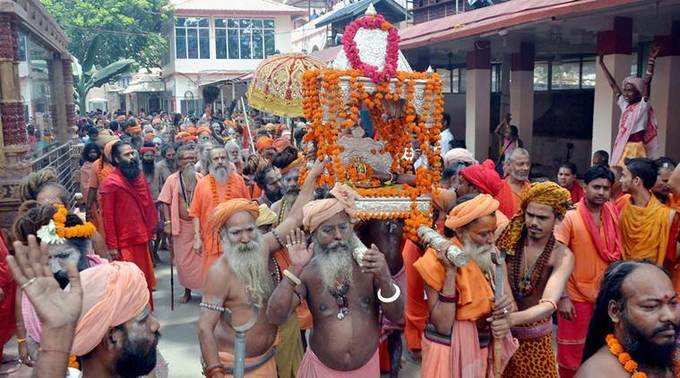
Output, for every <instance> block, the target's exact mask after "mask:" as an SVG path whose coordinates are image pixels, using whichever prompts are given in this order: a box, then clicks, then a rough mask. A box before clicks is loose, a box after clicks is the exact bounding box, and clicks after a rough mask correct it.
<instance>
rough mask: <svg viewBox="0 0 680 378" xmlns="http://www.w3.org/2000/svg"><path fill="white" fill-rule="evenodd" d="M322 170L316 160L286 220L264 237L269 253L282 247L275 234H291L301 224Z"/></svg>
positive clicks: (322, 166)
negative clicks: (303, 210)
mask: <svg viewBox="0 0 680 378" xmlns="http://www.w3.org/2000/svg"><path fill="white" fill-rule="evenodd" d="M323 168H324V164H323V162H321V161H318V160H317V161H316V162H315V163H314V166H313V167H312V169H310V170H309V173H308V174H307V177H306V178H305V182H304V183H303V184H302V187H301V188H300V194H298V197H297V199H296V200H295V202H294V203H293V206H292V207H291V208H290V211H289V212H288V216H286V219H284V220H283V222H281V223H279V225H278V226H276V228H275V229H274V230H273V231H272V232H269V233H267V234H265V235H264V241H265V242H266V243H267V244H266V245H268V246H269V251H270V252H273V251H276V250H278V249H279V248H281V247H283V246H282V245H280V244H279V242H278V241H277V237H276V236H275V234H276V235H278V236H279V237H284V235H288V234H290V233H291V232H293V230H295V229H296V228H298V227H300V225H301V224H302V208H303V207H304V206H305V205H306V204H307V203H309V202H310V201H312V200H313V199H314V189H315V187H316V179H317V178H318V177H319V175H320V174H321V172H322V171H323Z"/></svg>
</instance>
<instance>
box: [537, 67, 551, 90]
mask: <svg viewBox="0 0 680 378" xmlns="http://www.w3.org/2000/svg"><path fill="white" fill-rule="evenodd" d="M534 90H535V91H547V90H548V63H538V62H537V63H536V64H535V65H534Z"/></svg>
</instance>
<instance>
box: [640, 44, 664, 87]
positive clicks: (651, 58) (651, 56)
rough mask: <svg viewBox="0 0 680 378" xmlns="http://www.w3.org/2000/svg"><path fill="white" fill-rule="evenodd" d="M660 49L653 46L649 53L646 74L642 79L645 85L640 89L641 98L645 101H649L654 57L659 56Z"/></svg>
mask: <svg viewBox="0 0 680 378" xmlns="http://www.w3.org/2000/svg"><path fill="white" fill-rule="evenodd" d="M660 52H661V48H660V47H659V46H658V45H653V46H652V49H651V50H650V51H649V60H648V61H647V72H646V73H645V75H644V76H643V77H642V78H643V81H644V83H645V85H644V87H643V88H642V93H641V95H642V97H643V98H644V99H645V100H649V93H650V87H651V84H652V78H653V77H654V64H655V63H656V57H657V56H659V53H660Z"/></svg>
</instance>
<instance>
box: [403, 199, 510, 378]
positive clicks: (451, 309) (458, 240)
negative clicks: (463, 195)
mask: <svg viewBox="0 0 680 378" xmlns="http://www.w3.org/2000/svg"><path fill="white" fill-rule="evenodd" d="M498 206H499V203H498V201H497V200H496V199H494V198H492V197H491V196H490V195H488V194H479V195H477V196H476V197H474V198H473V199H471V200H468V201H465V202H463V203H461V204H459V205H458V206H456V207H455V208H453V210H451V212H449V214H448V216H447V217H446V229H448V230H449V231H453V233H454V234H455V237H454V238H453V239H451V243H452V244H453V245H455V246H458V247H459V248H461V249H462V250H463V251H464V253H465V254H466V255H467V256H469V257H470V261H469V262H468V263H467V264H466V265H464V266H462V267H457V266H455V265H454V264H453V263H452V262H451V261H450V260H449V258H448V257H447V256H446V255H445V254H442V253H440V252H437V251H435V250H433V249H428V250H427V251H426V252H425V254H424V255H423V256H422V257H421V258H420V259H418V260H417V261H416V262H415V263H414V264H413V267H414V268H415V269H416V270H417V271H418V273H420V275H421V276H422V277H423V280H424V281H425V292H426V293H427V302H428V308H429V310H430V316H429V319H428V322H427V325H426V326H425V331H424V334H423V340H422V355H423V362H422V368H421V374H422V376H423V377H434V378H437V377H441V378H445V377H446V378H448V377H457V378H458V377H462V378H465V377H490V376H494V368H495V366H494V365H493V364H491V363H489V361H491V360H492V359H490V358H488V357H489V356H490V355H491V354H493V353H495V352H496V350H495V349H494V348H492V343H499V344H500V346H501V353H500V356H498V357H499V358H500V361H501V366H500V368H501V370H502V368H503V367H504V366H505V365H506V364H507V362H508V360H509V359H510V356H511V355H512V353H514V351H515V350H516V349H517V346H518V344H517V341H516V340H514V339H513V338H512V335H511V334H510V327H509V312H510V311H511V310H512V309H513V308H514V303H513V302H512V299H511V296H510V285H509V283H508V280H507V277H506V278H505V279H504V280H503V288H496V287H494V286H493V285H494V282H496V274H497V272H498V271H499V270H498V268H500V269H501V271H503V274H504V272H505V270H506V268H505V264H504V262H503V261H502V260H501V259H500V258H497V259H496V260H495V261H494V259H493V258H492V255H493V254H496V256H497V257H499V256H500V253H499V252H498V250H497V249H496V248H495V247H494V240H495V237H494V233H495V231H496V228H497V224H498V221H499V218H498V216H499V212H498ZM504 275H505V274H504ZM499 289H502V292H503V295H502V296H499V295H496V294H497V293H498V292H499ZM494 358H496V356H494Z"/></svg>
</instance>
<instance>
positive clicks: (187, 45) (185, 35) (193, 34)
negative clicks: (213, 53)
mask: <svg viewBox="0 0 680 378" xmlns="http://www.w3.org/2000/svg"><path fill="white" fill-rule="evenodd" d="M175 49H176V50H177V59H199V58H200V59H210V28H209V20H208V18H207V17H198V18H195V17H194V18H186V17H179V18H177V19H176V20H175Z"/></svg>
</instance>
